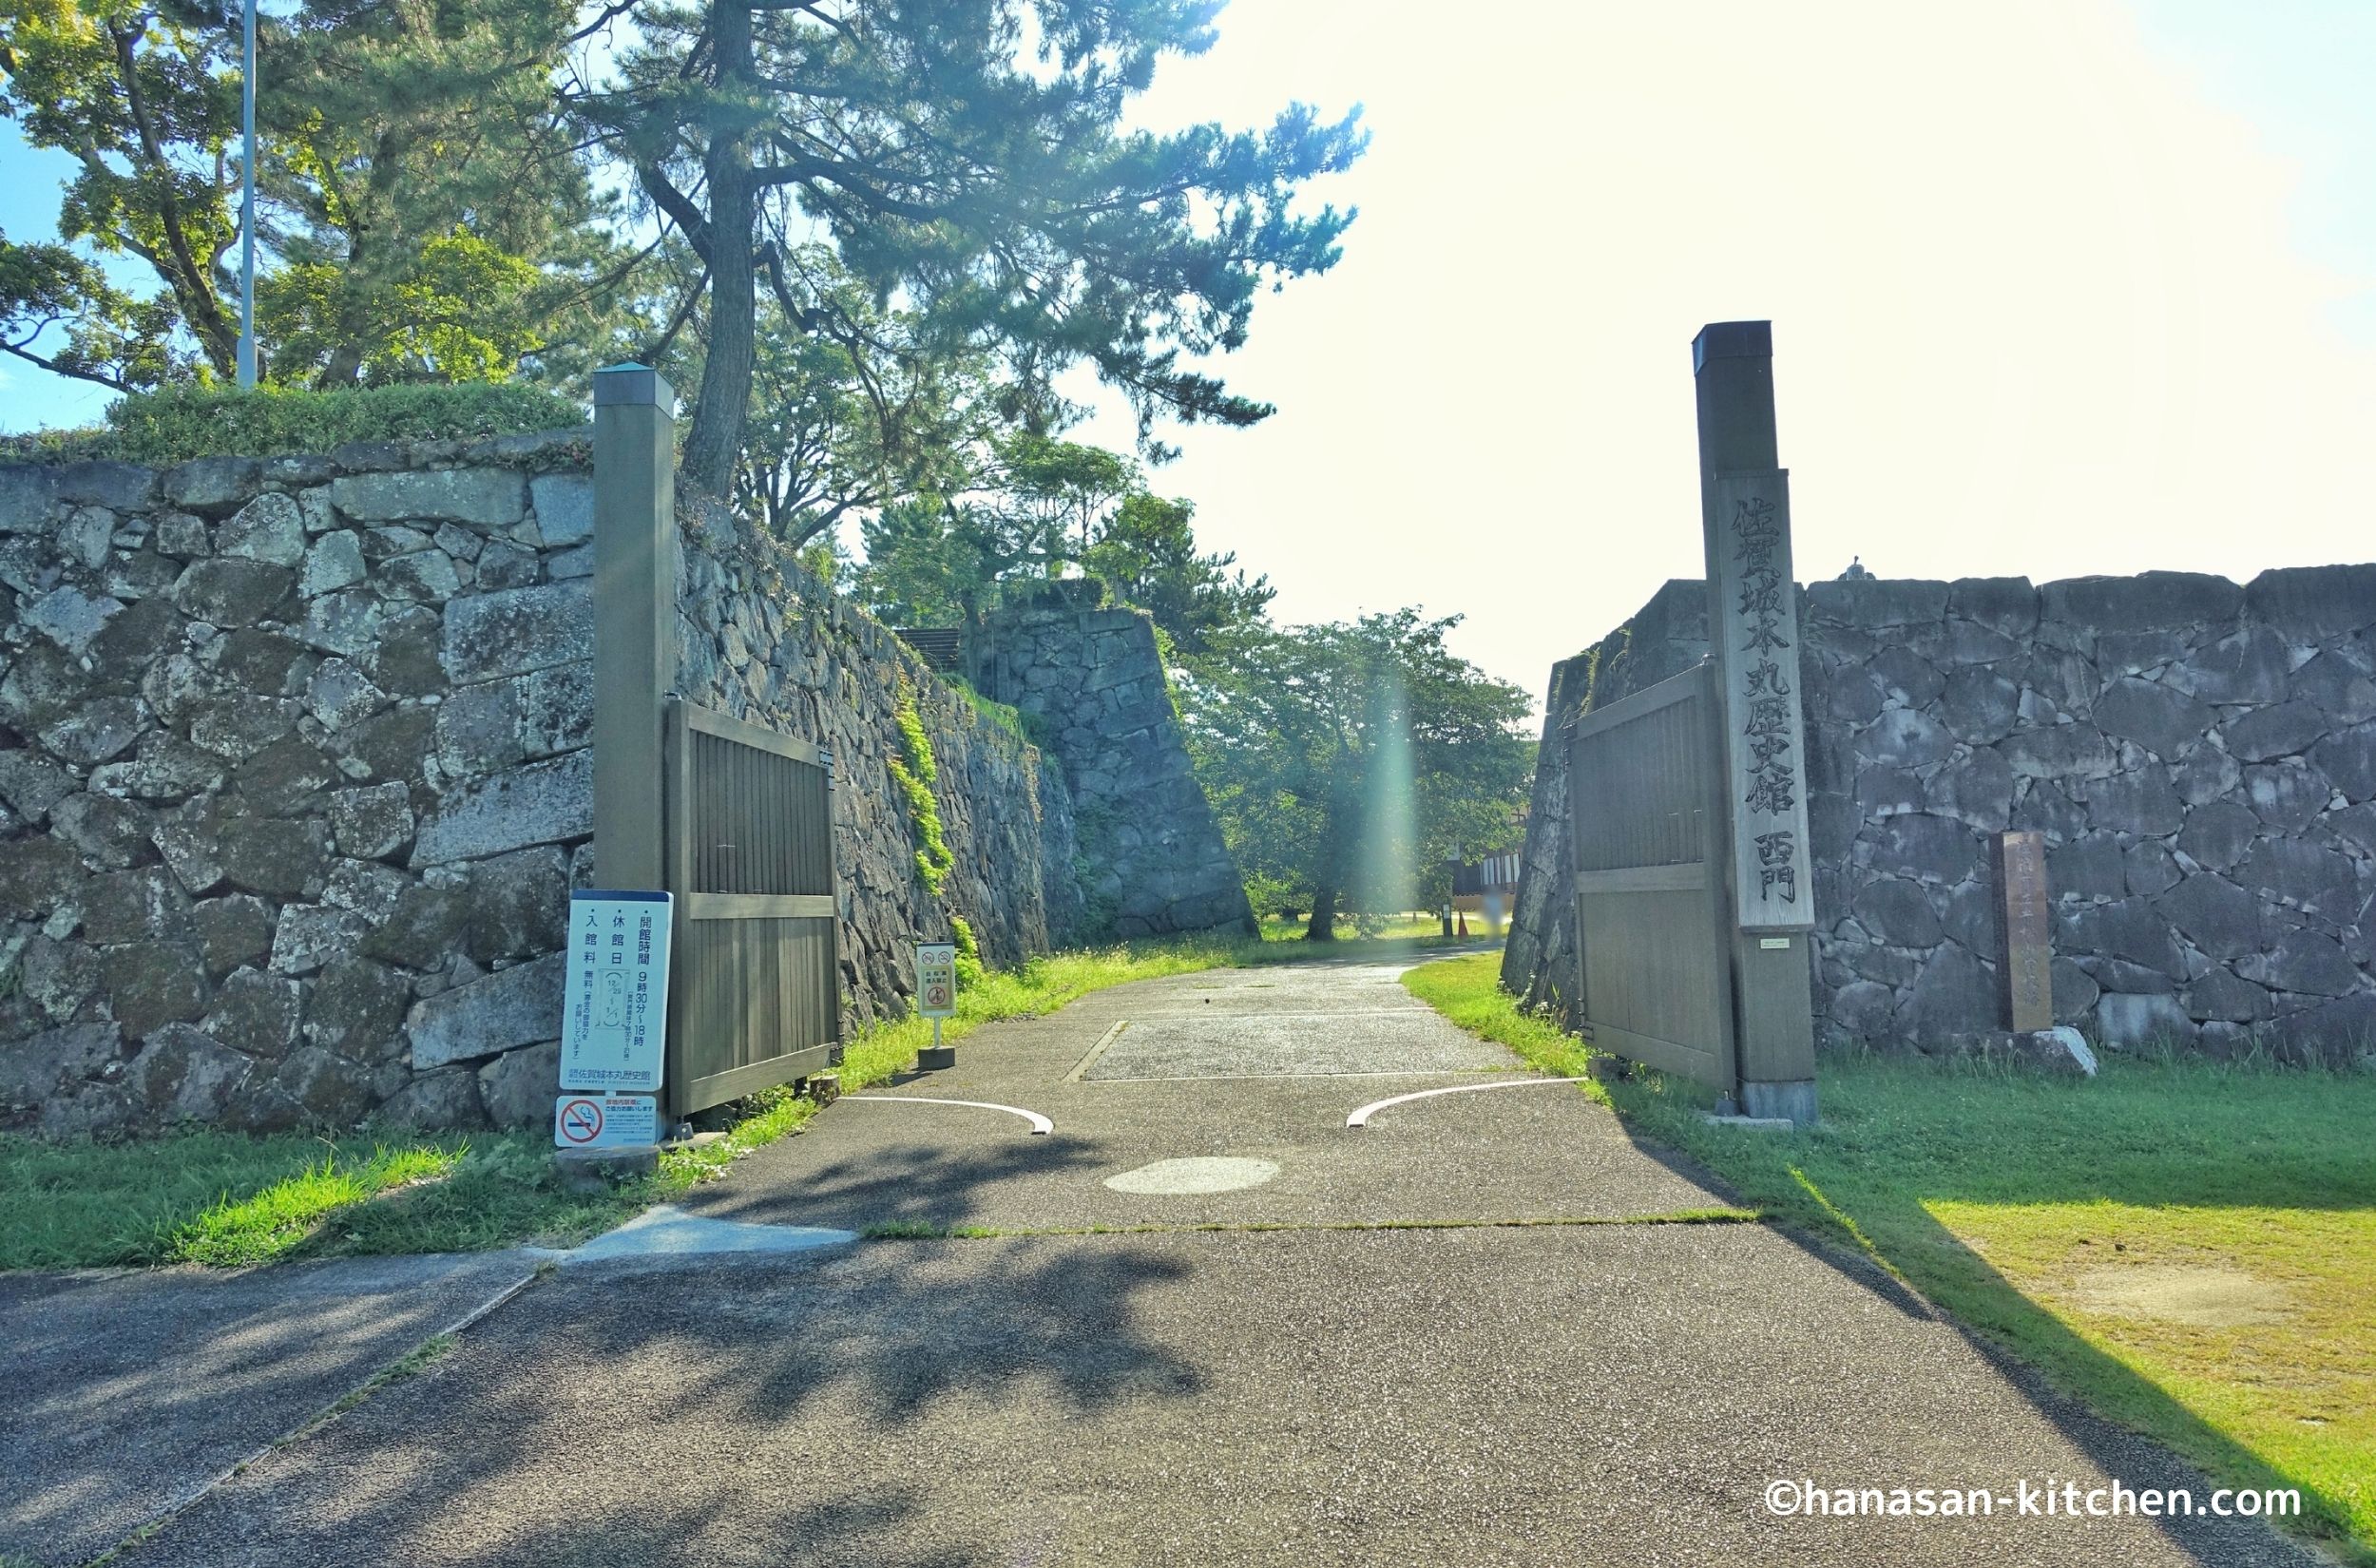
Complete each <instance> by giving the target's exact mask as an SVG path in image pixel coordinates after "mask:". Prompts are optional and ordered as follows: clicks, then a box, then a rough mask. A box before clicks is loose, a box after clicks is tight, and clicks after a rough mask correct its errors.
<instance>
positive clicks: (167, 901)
mask: <svg viewBox="0 0 2376 1568" xmlns="http://www.w3.org/2000/svg"><path fill="white" fill-rule="evenodd" d="M82 902H83V940H84V941H86V942H88V943H91V944H93V945H94V946H98V947H106V946H110V945H112V944H115V943H119V942H151V941H161V940H170V939H173V938H178V937H181V936H183V935H185V934H186V933H187V931H188V924H187V919H186V906H185V904H184V903H183V900H182V892H181V889H179V888H177V887H176V886H175V885H174V881H173V878H172V877H171V876H170V875H169V874H167V872H166V870H165V869H164V868H163V866H144V867H142V868H141V869H140V870H136V871H115V872H111V873H110V874H108V875H105V876H96V877H92V878H91V879H90V880H89V881H87V882H86V883H85V884H84V885H83V889H82Z"/></svg>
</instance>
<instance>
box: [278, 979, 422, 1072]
mask: <svg viewBox="0 0 2376 1568" xmlns="http://www.w3.org/2000/svg"><path fill="white" fill-rule="evenodd" d="M411 1004H412V984H411V982H409V981H407V980H406V979H405V977H404V976H403V975H402V974H401V973H399V972H398V971H396V970H394V969H392V968H390V967H388V966H386V965H385V964H374V963H372V962H371V961H370V960H368V959H361V958H349V957H342V958H336V959H334V960H332V961H331V962H330V963H328V964H326V965H324V966H322V971H321V973H320V974H318V975H316V977H315V978H314V982H313V989H312V992H311V994H310V995H309V996H308V997H307V998H306V1004H305V1023H304V1028H303V1034H304V1037H305V1040H306V1042H307V1043H309V1044H313V1045H319V1046H322V1047H324V1048H325V1049H328V1050H333V1051H335V1052H337V1053H338V1054H339V1055H341V1056H345V1057H351V1058H353V1059H354V1060H355V1061H393V1060H394V1059H395V1058H396V1057H398V1056H399V1055H401V1054H402V1052H403V1048H404V1036H403V1025H404V1014H405V1009H406V1008H407V1007H408V1006H410V1005H411Z"/></svg>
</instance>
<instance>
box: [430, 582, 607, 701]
mask: <svg viewBox="0 0 2376 1568" xmlns="http://www.w3.org/2000/svg"><path fill="white" fill-rule="evenodd" d="M593 657H594V601H593V594H592V591H591V589H590V587H589V586H588V585H587V584H586V583H546V584H544V585H543V586H540V587H534V588H508V589H505V590H504V591H502V592H500V593H489V594H477V595H473V596H471V597H469V598H465V599H457V600H455V601H453V602H451V603H450V604H448V605H447V606H446V638H445V648H444V653H443V662H444V664H445V668H446V673H447V675H448V676H449V677H450V679H453V680H456V681H472V680H486V679H492V678H494V677H496V676H505V675H525V674H527V672H528V671H530V670H541V669H548V668H550V667H552V666H554V665H556V664H566V663H569V662H571V661H572V660H591V659H592V658H593Z"/></svg>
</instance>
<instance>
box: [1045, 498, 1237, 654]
mask: <svg viewBox="0 0 2376 1568" xmlns="http://www.w3.org/2000/svg"><path fill="white" fill-rule="evenodd" d="M1196 510H1197V509H1196V507H1194V506H1193V505H1192V504H1190V503H1189V502H1186V501H1166V500H1164V499H1163V498H1162V497H1160V496H1158V495H1154V494H1151V493H1149V492H1148V491H1145V490H1139V491H1135V492H1133V493H1132V494H1130V495H1128V496H1125V497H1124V498H1123V499H1122V503H1121V506H1119V507H1115V508H1114V511H1113V515H1112V516H1110V517H1109V518H1107V519H1106V521H1105V524H1104V526H1103V527H1102V528H1101V529H1100V530H1099V533H1098V538H1097V543H1096V544H1094V545H1090V546H1089V551H1088V555H1087V557H1086V559H1085V562H1084V564H1086V565H1087V567H1088V568H1089V572H1090V575H1092V576H1094V577H1100V578H1102V579H1104V580H1105V582H1106V583H1108V584H1110V585H1111V586H1112V588H1113V590H1114V595H1115V597H1116V598H1118V599H1121V600H1122V601H1123V602H1126V603H1131V604H1136V605H1137V606H1138V607H1139V608H1140V609H1142V610H1144V611H1146V612H1147V613H1148V614H1149V615H1150V616H1152V617H1154V618H1155V623H1156V624H1157V625H1158V626H1159V627H1161V628H1162V629H1163V630H1164V631H1165V632H1166V633H1167V634H1169V636H1170V637H1171V640H1172V645H1173V647H1174V648H1175V649H1176V650H1177V651H1178V654H1179V656H1180V657H1181V658H1183V659H1201V658H1203V657H1204V656H1205V655H1207V654H1210V653H1211V652H1212V651H1213V650H1214V647H1215V645H1216V641H1217V640H1218V639H1221V638H1223V637H1225V636H1226V635H1227V634H1228V633H1230V632H1233V631H1236V630H1239V629H1241V628H1244V627H1249V626H1253V625H1255V624H1256V623H1258V622H1259V621H1261V620H1262V618H1263V615H1264V612H1265V610H1266V608H1267V607H1268V605H1269V604H1270V602H1271V600H1272V598H1273V597H1274V594H1275V592H1276V590H1275V589H1274V588H1273V587H1272V586H1271V583H1270V579H1268V578H1265V577H1257V578H1255V579H1254V580H1253V581H1252V582H1248V581H1247V579H1246V574H1245V573H1244V572H1243V571H1238V572H1234V573H1233V572H1232V571H1231V570H1230V567H1232V566H1234V565H1236V564H1237V557H1236V555H1234V554H1220V555H1204V554H1200V553H1198V549H1197V535H1196V530H1195V529H1194V528H1193V527H1192V526H1190V522H1191V520H1192V519H1193V518H1194V517H1195V516H1196Z"/></svg>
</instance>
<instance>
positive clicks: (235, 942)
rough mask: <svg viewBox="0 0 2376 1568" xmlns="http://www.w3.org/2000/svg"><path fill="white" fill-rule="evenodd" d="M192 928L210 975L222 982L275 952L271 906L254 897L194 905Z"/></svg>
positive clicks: (232, 897)
mask: <svg viewBox="0 0 2376 1568" xmlns="http://www.w3.org/2000/svg"><path fill="white" fill-rule="evenodd" d="M189 924H190V934H191V936H192V937H193V938H194V939H196V941H197V943H198V950H199V956H200V958H201V960H203V961H204V963H205V966H206V972H207V973H208V974H209V975H213V976H216V977H218V978H220V976H223V975H227V974H229V973H231V972H232V971H233V970H235V969H238V968H240V966H243V965H246V964H250V963H252V962H254V961H255V960H257V959H259V958H264V957H266V956H268V955H269V954H270V953H271V952H272V933H273V910H272V906H271V905H269V904H267V903H265V902H264V901H263V900H262V899H260V898H258V897H256V896H255V895H253V894H251V893H230V894H227V895H225V896H224V897H221V898H209V899H204V900H202V901H201V902H199V903H197V904H194V905H192V906H190V915H189Z"/></svg>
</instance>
